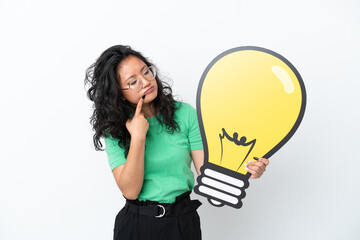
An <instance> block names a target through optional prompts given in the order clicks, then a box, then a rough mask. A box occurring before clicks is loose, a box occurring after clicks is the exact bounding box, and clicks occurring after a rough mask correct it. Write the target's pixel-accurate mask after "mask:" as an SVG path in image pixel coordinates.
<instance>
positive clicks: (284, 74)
mask: <svg viewBox="0 0 360 240" xmlns="http://www.w3.org/2000/svg"><path fill="white" fill-rule="evenodd" d="M305 104H306V92H305V86H304V83H303V81H302V79H301V77H300V74H299V73H298V71H297V70H296V69H295V67H294V66H293V65H292V64H291V63H290V62H289V61H288V60H286V59H285V58H284V57H282V56H281V55H279V54H277V53H275V52H273V51H270V50H268V49H264V48H260V47H238V48H233V49H230V50H228V51H225V52H223V53H222V54H220V55H219V56H217V57H216V58H215V59H214V60H213V61H212V62H211V63H210V64H209V65H208V66H207V68H206V69H205V71H204V73H203V75H202V77H201V80H200V83H199V87H198V91H197V97H196V107H197V115H198V121H199V125H200V131H201V135H202V141H203V145H204V154H205V161H204V165H203V166H202V168H201V175H200V176H199V177H198V178H197V182H198V185H197V186H195V188H194V191H195V192H196V193H197V194H199V195H202V196H205V197H207V198H208V200H209V202H210V203H211V204H212V205H214V206H223V205H228V206H231V207H234V208H240V207H241V206H242V202H241V199H242V198H244V197H245V189H246V188H247V187H248V186H249V178H250V176H251V174H250V173H249V172H247V171H246V169H245V166H244V163H246V161H248V160H252V161H255V160H254V159H253V158H254V157H264V158H270V157H271V156H272V155H273V154H274V153H275V152H276V151H278V150H279V149H280V148H281V147H282V146H283V145H284V144H285V143H286V142H287V141H288V140H289V139H290V138H291V136H292V135H293V134H294V133H295V131H296V130H297V128H298V127H299V125H300V122H301V120H302V118H303V115H304V112H305Z"/></svg>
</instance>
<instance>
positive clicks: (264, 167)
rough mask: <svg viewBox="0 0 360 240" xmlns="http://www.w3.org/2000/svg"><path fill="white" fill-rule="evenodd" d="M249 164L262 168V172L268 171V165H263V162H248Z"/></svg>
mask: <svg viewBox="0 0 360 240" xmlns="http://www.w3.org/2000/svg"><path fill="white" fill-rule="evenodd" d="M247 163H249V164H250V165H251V166H258V167H259V168H261V170H262V171H263V172H265V170H266V165H265V163H263V162H259V161H257V162H254V161H247Z"/></svg>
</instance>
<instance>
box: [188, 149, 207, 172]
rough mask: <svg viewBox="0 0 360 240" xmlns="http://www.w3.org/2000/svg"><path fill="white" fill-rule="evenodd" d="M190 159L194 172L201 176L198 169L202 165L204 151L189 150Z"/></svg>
mask: <svg viewBox="0 0 360 240" xmlns="http://www.w3.org/2000/svg"><path fill="white" fill-rule="evenodd" d="M190 154H191V158H192V160H193V163H194V166H195V169H196V172H197V174H198V175H200V174H201V172H200V168H201V166H202V165H203V164H204V149H201V150H191V152H190Z"/></svg>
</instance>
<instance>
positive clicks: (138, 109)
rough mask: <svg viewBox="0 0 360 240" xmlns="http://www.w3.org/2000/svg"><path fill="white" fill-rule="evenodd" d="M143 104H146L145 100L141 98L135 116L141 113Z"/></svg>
mask: <svg viewBox="0 0 360 240" xmlns="http://www.w3.org/2000/svg"><path fill="white" fill-rule="evenodd" d="M144 96H145V95H144ZM143 102H144V98H140V100H139V101H138V103H137V105H136V110H135V116H137V115H139V114H140V113H141V109H142V105H143Z"/></svg>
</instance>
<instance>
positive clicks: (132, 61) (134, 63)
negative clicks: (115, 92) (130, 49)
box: [117, 55, 158, 105]
mask: <svg viewBox="0 0 360 240" xmlns="http://www.w3.org/2000/svg"><path fill="white" fill-rule="evenodd" d="M147 67H148V66H147V65H146V64H145V63H144V62H143V61H142V60H140V59H139V58H137V57H135V56H132V55H130V56H129V57H127V58H125V59H124V60H123V61H121V62H120V64H119V65H118V67H117V74H118V76H119V78H120V88H122V89H126V88H127V89H128V88H129V84H131V83H134V81H142V88H141V89H140V91H138V92H134V91H132V90H130V89H128V90H121V91H122V94H123V96H124V98H125V99H126V100H127V101H128V102H130V103H132V104H133V105H137V103H138V102H139V100H140V98H141V97H142V96H144V95H146V97H145V102H144V104H149V103H151V102H152V101H153V100H154V99H155V98H156V96H157V93H158V87H157V82H156V79H153V80H151V81H148V80H146V79H145V78H144V76H143V75H142V73H143V72H144V69H146V68H147Z"/></svg>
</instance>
